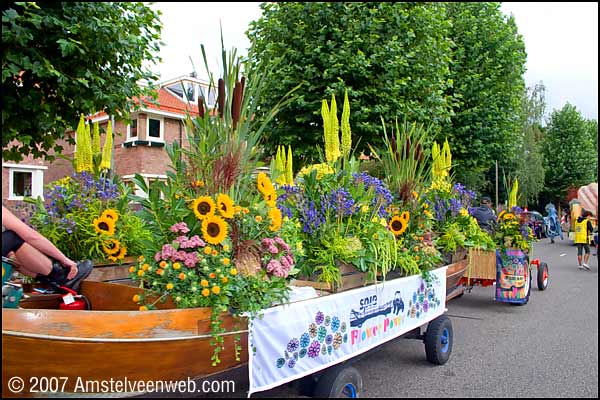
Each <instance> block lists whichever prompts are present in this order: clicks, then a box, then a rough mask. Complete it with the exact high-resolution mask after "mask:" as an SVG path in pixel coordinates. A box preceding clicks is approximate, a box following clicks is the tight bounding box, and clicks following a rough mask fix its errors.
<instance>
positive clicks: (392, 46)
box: [247, 2, 452, 167]
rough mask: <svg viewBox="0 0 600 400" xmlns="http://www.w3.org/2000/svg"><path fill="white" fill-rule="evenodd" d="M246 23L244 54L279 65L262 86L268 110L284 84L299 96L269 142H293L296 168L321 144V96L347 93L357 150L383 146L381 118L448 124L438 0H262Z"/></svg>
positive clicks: (445, 44) (446, 56) (446, 55)
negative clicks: (435, 0)
mask: <svg viewBox="0 0 600 400" xmlns="http://www.w3.org/2000/svg"><path fill="white" fill-rule="evenodd" d="M261 8H262V10H263V15H262V17H261V18H260V19H259V20H258V21H255V22H253V23H251V25H250V29H249V30H248V32H247V34H248V37H249V38H250V39H251V41H252V46H251V48H250V51H249V57H250V59H254V60H257V59H263V60H273V61H277V62H278V66H279V67H278V69H277V71H274V73H273V74H272V76H271V78H270V79H269V81H268V82H267V83H266V85H265V93H268V95H267V96H266V99H267V100H266V102H265V103H264V104H262V109H263V110H264V112H262V113H261V112H258V113H257V117H258V118H263V117H264V115H265V114H266V113H267V112H268V110H269V109H270V108H271V107H272V106H273V105H274V104H275V102H276V101H277V99H279V98H281V97H282V96H283V95H284V94H285V93H287V92H288V91H289V90H290V89H292V88H293V87H295V86H296V85H298V84H301V83H302V84H303V86H302V88H301V90H300V91H299V93H301V95H300V96H299V98H298V99H297V100H296V101H295V102H293V103H291V104H290V105H289V106H288V107H287V108H286V109H285V110H283V111H282V112H281V113H279V114H278V115H277V117H276V118H274V119H273V120H272V121H271V123H270V125H269V128H268V129H266V130H265V132H267V133H268V135H267V137H266V138H265V139H266V144H267V145H268V146H270V147H271V148H272V149H275V148H276V146H277V145H278V144H284V145H288V144H291V145H292V147H293V149H294V155H295V156H297V157H299V158H300V159H299V162H298V163H295V164H294V165H296V166H298V167H300V166H302V165H303V164H306V163H308V162H312V161H313V160H314V159H315V157H316V155H317V152H315V150H314V149H315V146H319V145H321V144H322V143H321V142H322V137H323V126H322V118H321V100H323V99H327V100H328V99H330V98H331V95H332V94H334V95H335V96H336V97H337V98H338V99H340V98H343V96H344V91H345V90H346V89H347V90H348V97H349V100H350V103H351V107H352V114H351V120H350V124H351V126H352V133H353V136H354V138H355V139H354V141H353V143H356V142H359V144H358V150H359V151H360V150H363V149H367V148H368V147H367V144H368V143H371V144H373V145H376V146H377V145H381V144H382V135H383V129H382V126H381V117H383V118H384V119H385V121H386V123H387V124H389V125H388V127H389V129H390V130H391V129H392V125H393V124H394V121H395V118H396V117H398V118H399V119H400V120H403V119H405V118H406V120H407V121H411V122H417V123H419V122H422V123H426V124H427V125H429V124H432V125H433V130H434V131H435V130H436V128H437V131H439V129H440V126H441V125H442V124H443V123H444V122H447V121H449V117H450V112H451V100H452V99H451V97H450V96H449V95H448V94H447V93H446V92H447V90H448V87H449V86H451V82H450V81H448V79H447V75H448V65H449V61H450V41H449V39H448V38H447V33H446V32H447V30H448V29H449V24H448V21H447V20H446V18H445V11H444V5H443V4H441V3H381V2H351V3H345V2H344V3H341V2H317V3H290V2H281V3H263V4H262V5H261Z"/></svg>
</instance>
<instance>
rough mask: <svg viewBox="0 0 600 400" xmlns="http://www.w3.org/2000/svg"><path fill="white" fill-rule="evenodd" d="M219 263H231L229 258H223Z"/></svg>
mask: <svg viewBox="0 0 600 400" xmlns="http://www.w3.org/2000/svg"><path fill="white" fill-rule="evenodd" d="M221 262H222V263H223V265H229V264H230V263H231V260H230V259H229V258H224V259H223V260H221Z"/></svg>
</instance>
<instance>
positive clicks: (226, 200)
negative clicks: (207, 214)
mask: <svg viewBox="0 0 600 400" xmlns="http://www.w3.org/2000/svg"><path fill="white" fill-rule="evenodd" d="M217 208H218V209H219V213H220V214H221V215H222V216H223V218H233V216H234V214H235V206H234V205H233V200H231V197H229V196H228V195H226V194H223V193H221V194H220V195H219V196H218V197H217Z"/></svg>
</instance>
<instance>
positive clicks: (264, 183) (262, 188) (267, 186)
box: [256, 172, 274, 194]
mask: <svg viewBox="0 0 600 400" xmlns="http://www.w3.org/2000/svg"><path fill="white" fill-rule="evenodd" d="M256 185H257V186H258V191H259V192H261V193H262V194H265V193H268V192H271V191H273V190H274V188H273V184H272V183H271V180H270V179H269V177H268V176H267V175H266V174H265V173H264V172H260V173H259V174H258V177H257V178H256Z"/></svg>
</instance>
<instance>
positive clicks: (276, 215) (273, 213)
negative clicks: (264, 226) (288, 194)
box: [269, 207, 282, 232]
mask: <svg viewBox="0 0 600 400" xmlns="http://www.w3.org/2000/svg"><path fill="white" fill-rule="evenodd" d="M269 218H271V225H269V229H270V230H271V231H272V232H277V231H278V230H279V228H281V219H282V216H281V210H280V209H279V208H277V207H273V208H271V209H270V210H269Z"/></svg>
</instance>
